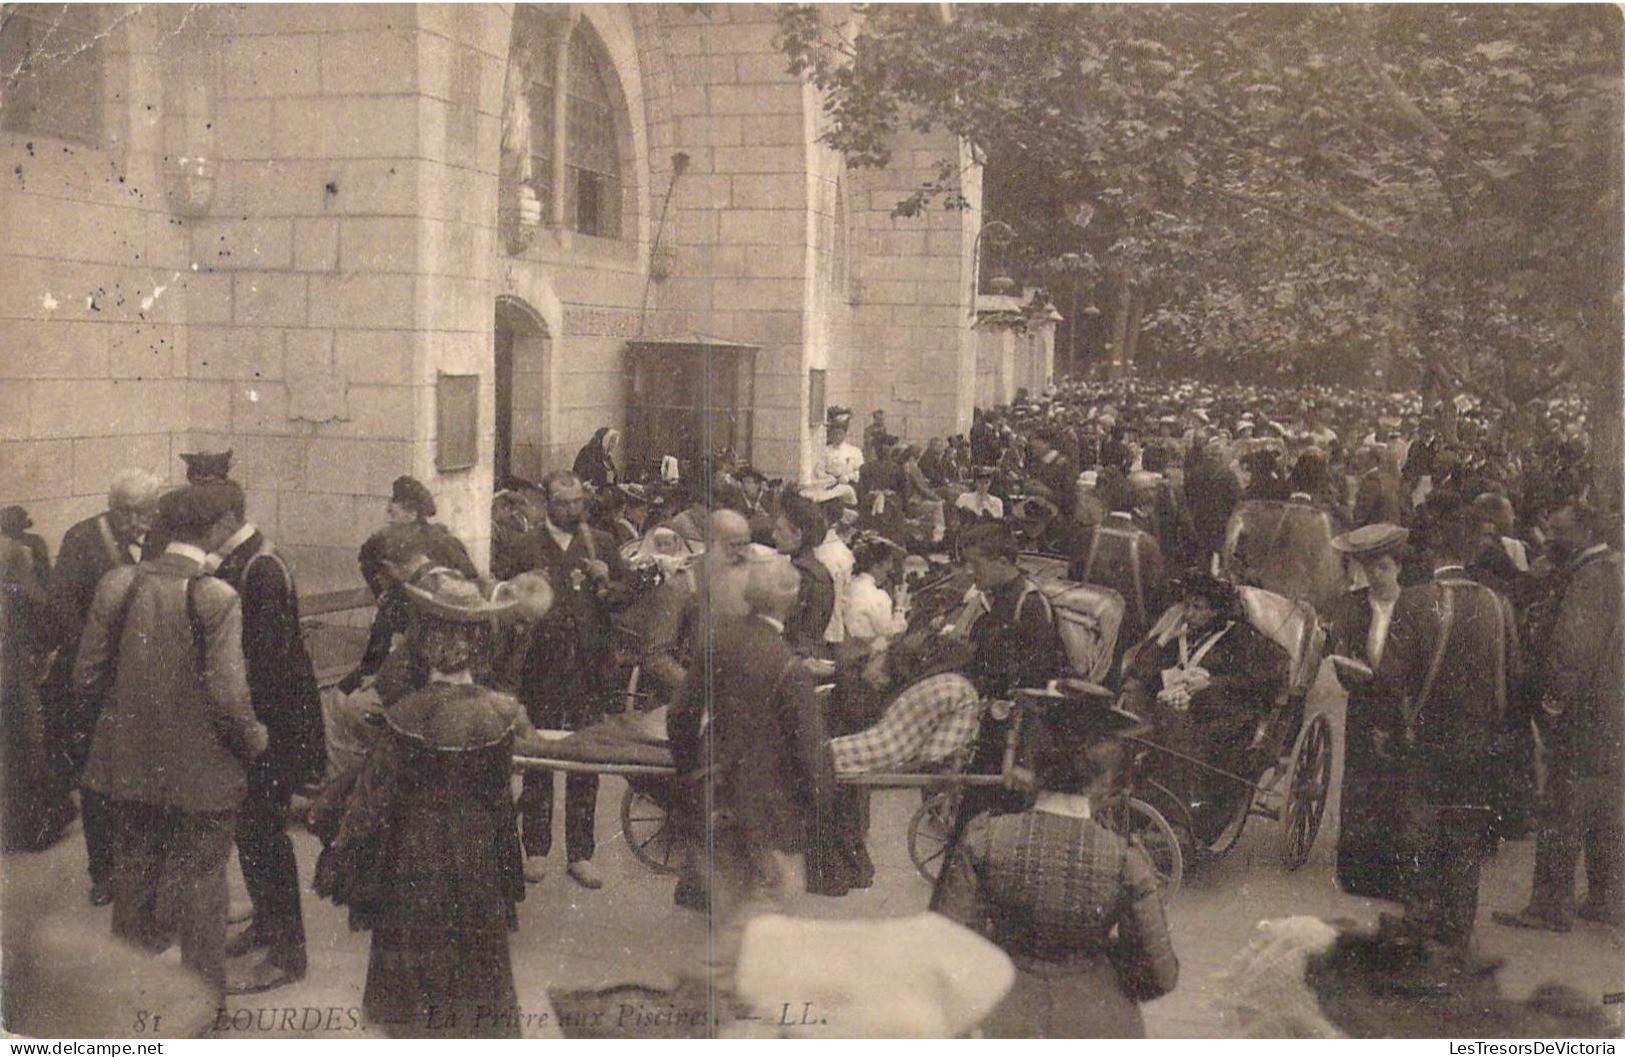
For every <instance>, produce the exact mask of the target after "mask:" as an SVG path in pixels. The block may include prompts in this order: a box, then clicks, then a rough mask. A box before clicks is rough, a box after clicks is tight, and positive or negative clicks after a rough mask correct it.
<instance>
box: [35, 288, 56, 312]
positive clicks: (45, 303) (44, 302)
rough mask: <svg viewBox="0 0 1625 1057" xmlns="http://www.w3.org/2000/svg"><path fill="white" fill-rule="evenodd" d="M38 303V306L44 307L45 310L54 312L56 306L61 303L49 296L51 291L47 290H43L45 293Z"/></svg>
mask: <svg viewBox="0 0 1625 1057" xmlns="http://www.w3.org/2000/svg"><path fill="white" fill-rule="evenodd" d="M39 303H40V307H42V308H44V309H45V311H47V312H55V311H56V306H57V305H59V304H61V302H60V301H58V300H57V299H56V298H54V297H52V296H51V291H49V290H47V291H45V295H44V296H43V297H41V298H40V299H39Z"/></svg>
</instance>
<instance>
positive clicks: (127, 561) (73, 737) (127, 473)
mask: <svg viewBox="0 0 1625 1057" xmlns="http://www.w3.org/2000/svg"><path fill="white" fill-rule="evenodd" d="M161 490H162V486H161V485H160V483H159V481H158V478H157V477H155V476H153V475H152V474H150V473H148V472H147V471H146V470H137V469H129V470H121V471H119V473H118V474H117V475H115V476H114V478H113V483H112V486H111V487H110V488H109V489H108V492H107V509H106V510H105V511H103V512H102V513H100V514H97V515H96V516H95V517H90V518H86V519H85V520H83V521H81V522H79V523H78V524H76V525H74V526H73V527H72V528H70V529H68V531H67V534H66V535H64V536H63V537H62V548H61V550H60V551H59V552H58V553H57V559H56V569H55V570H54V571H53V572H52V574H51V589H50V598H51V617H52V621H51V623H52V626H51V631H52V633H53V637H54V639H55V642H56V647H57V649H56V658H55V660H54V661H52V663H51V669H50V673H49V675H48V676H47V677H46V683H45V696H46V700H47V702H48V703H49V707H48V709H47V712H46V715H47V722H48V724H49V726H48V729H47V731H46V736H47V740H48V741H49V742H50V743H51V745H52V746H53V755H54V756H56V758H57V760H58V765H59V768H60V775H61V777H60V781H61V783H62V786H63V788H64V789H66V788H70V787H71V786H72V785H73V784H74V783H76V782H77V781H78V778H79V772H80V771H82V770H83V769H84V766H85V757H86V756H87V754H88V753H89V752H90V735H91V732H92V731H94V730H95V727H96V715H95V713H93V712H92V713H82V712H81V711H80V710H79V708H78V703H77V701H76V699H75V696H74V693H73V660H74V655H75V654H76V653H77V652H78V649H79V636H80V635H81V634H82V633H83V631H84V629H85V617H86V615H87V614H88V613H89V612H90V603H91V601H92V600H93V599H94V598H95V597H96V585H97V584H98V583H100V582H101V579H102V577H103V576H105V575H106V574H107V573H108V572H109V571H111V570H112V569H115V568H117V567H119V566H127V565H134V564H135V562H136V558H137V551H138V549H139V545H140V543H141V541H142V539H143V538H144V537H146V536H147V534H148V533H149V531H150V530H151V529H152V528H153V521H154V519H155V518H156V516H157V512H158V494H159V492H160V491H161ZM152 553H153V555H154V556H156V555H157V554H158V553H161V552H159V551H153V552H152ZM79 800H80V804H79V806H80V812H81V814H82V815H83V816H84V830H85V851H86V853H87V859H88V860H89V866H90V902H91V905H92V906H106V905H107V904H108V903H111V902H112V901H113V888H112V880H113V828H112V827H113V823H112V818H111V816H110V814H109V807H108V804H107V803H106V801H105V800H104V799H103V798H102V797H101V796H99V795H98V794H97V793H96V792H95V791H94V790H90V789H82V790H81V791H80V798H79Z"/></svg>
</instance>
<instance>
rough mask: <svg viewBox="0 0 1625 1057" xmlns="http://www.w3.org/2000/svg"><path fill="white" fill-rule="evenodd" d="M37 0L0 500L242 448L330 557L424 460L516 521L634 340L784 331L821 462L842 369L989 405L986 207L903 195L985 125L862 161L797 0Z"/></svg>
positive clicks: (20, 115) (762, 440)
mask: <svg viewBox="0 0 1625 1057" xmlns="http://www.w3.org/2000/svg"><path fill="white" fill-rule="evenodd" d="M10 11H11V14H10V15H9V16H8V20H7V22H6V24H5V27H4V29H3V30H0V60H3V62H4V67H3V70H4V73H5V76H6V78H7V80H6V87H5V93H4V96H3V97H0V153H3V155H4V159H5V170H6V175H5V182H4V184H3V185H0V230H3V231H5V233H6V238H5V240H4V242H3V243H0V347H3V348H4V350H5V351H4V353H3V355H0V502H7V503H9V502H20V503H23V504H24V505H26V506H27V507H28V508H29V509H30V511H31V512H32V514H33V516H34V519H35V521H36V522H37V523H38V530H39V531H42V532H43V533H44V534H45V535H46V536H47V538H48V539H51V540H52V542H53V543H54V542H55V541H56V540H57V539H58V538H59V537H60V534H61V532H62V531H63V530H64V529H65V528H66V527H67V526H68V525H69V524H71V523H72V522H73V521H74V520H76V519H78V518H80V517H84V516H87V515H88V514H90V513H93V512H94V511H96V510H98V509H100V506H101V503H102V497H103V494H104V492H105V489H106V485H107V482H108V480H109V479H110V477H111V476H112V474H113V472H114V471H116V470H117V469H119V468H121V467H124V466H127V465H137V466H144V467H148V468H151V469H153V470H154V471H156V472H159V473H160V474H161V475H164V476H166V477H168V478H169V479H171V480H179V479H180V477H181V474H182V468H181V464H180V462H179V459H178V458H177V456H178V454H179V453H180V452H181V451H190V450H195V449H199V448H203V449H218V448H228V447H229V448H231V449H233V450H234V451H235V453H236V471H235V476H236V477H237V478H238V479H239V480H241V481H242V482H243V483H244V485H245V486H246V488H247V489H248V493H249V497H250V516H251V517H253V518H254V519H255V520H256V521H258V522H259V523H261V524H262V525H263V526H265V527H266V529H267V530H268V531H269V532H270V533H271V535H272V536H273V537H274V538H276V539H277V540H278V541H279V543H280V544H282V545H283V547H284V549H285V550H287V551H288V552H289V553H290V554H291V555H292V556H293V558H294V559H295V561H296V563H297V564H298V566H299V569H300V574H301V579H302V581H303V586H304V588H305V590H306V591H307V592H308V591H320V590H327V589H336V588H340V587H345V586H349V585H352V584H354V583H355V582H356V579H357V577H356V573H355V565H354V555H355V550H356V547H357V546H358V545H359V544H360V542H361V541H362V539H363V538H364V537H365V536H366V535H367V534H368V533H369V532H370V531H372V530H373V529H374V528H375V527H376V526H377V525H379V524H380V523H381V521H382V506H383V501H384V499H385V498H386V497H387V495H388V493H389V488H390V483H391V481H392V480H393V479H394V478H395V477H396V476H397V475H399V474H403V473H411V474H413V475H415V476H417V477H419V478H420V479H422V480H424V481H425V482H426V483H427V484H428V485H429V486H430V488H431V490H432V491H433V492H434V493H435V495H436V496H437V498H438V500H439V503H440V506H441V512H442V513H441V519H442V520H443V521H445V522H446V523H447V524H448V525H450V526H451V527H452V528H454V529H455V530H456V531H457V532H458V533H459V535H461V536H462V537H463V538H465V539H466V540H468V541H469V542H470V544H471V546H472V547H473V548H474V549H475V551H476V553H477V554H479V555H482V556H483V555H484V553H485V552H486V548H487V544H488V536H489V500H490V495H491V490H492V483H493V478H494V476H495V475H498V474H500V473H502V472H505V471H506V472H512V473H521V474H523V475H525V476H532V477H533V476H537V475H539V474H541V473H543V472H545V471H546V470H549V469H552V468H557V467H563V466H568V464H569V461H570V459H571V458H572V457H573V455H574V453H575V451H576V449H577V448H578V447H579V446H580V445H581V444H582V443H583V442H584V441H585V440H586V439H587V438H588V437H589V436H590V435H591V433H592V432H593V430H594V429H595V428H597V427H599V426H612V427H620V426H622V425H623V424H624V423H626V421H627V417H628V400H629V391H628V382H627V367H628V359H627V358H628V351H627V350H628V347H629V346H630V345H633V344H638V345H640V346H652V348H653V351H651V352H649V353H648V355H652V356H656V357H658V356H659V355H660V349H661V347H662V344H663V343H669V344H671V345H672V346H673V347H676V346H677V345H678V344H679V343H687V344H690V345H692V344H694V343H699V344H701V345H704V344H706V343H710V342H715V343H717V344H718V345H719V346H722V345H726V346H729V347H736V348H739V347H743V348H748V349H751V350H753V351H752V352H751V359H752V360H753V365H752V368H751V370H752V374H753V383H754V384H753V386H752V387H751V390H750V391H751V396H750V401H751V406H750V407H749V408H748V409H745V410H748V411H749V412H750V415H749V418H750V422H751V428H750V435H749V448H750V451H749V454H750V457H751V458H752V460H753V461H754V462H755V463H757V464H758V465H760V466H762V467H763V468H764V469H766V470H768V471H769V472H771V473H774V474H779V475H783V476H786V477H798V476H801V475H804V474H805V473H806V472H807V469H808V467H809V466H810V462H811V458H812V456H813V453H814V451H815V450H816V445H817V444H818V443H819V439H820V436H821V431H820V430H819V428H818V427H817V425H816V423H817V422H818V421H819V419H820V418H821V415H822V408H821V407H817V406H811V402H812V401H813V400H814V399H815V398H816V396H817V394H818V392H819V391H820V390H822V393H823V396H824V399H825V400H826V401H827V402H828V403H838V404H843V405H846V406H849V407H853V408H855V409H856V410H857V411H858V412H859V414H860V415H863V414H866V412H867V411H868V410H870V409H875V408H883V409H885V410H886V411H887V412H888V418H889V421H891V422H892V423H893V428H894V429H899V430H901V431H903V432H905V433H906V434H907V435H909V436H913V437H920V438H923V437H925V436H928V435H931V434H933V433H949V432H958V431H962V430H964V429H965V428H967V427H968V425H969V420H970V412H971V406H972V403H973V401H974V399H975V392H976V370H977V368H976V336H975V333H974V332H973V324H974V323H975V288H974V277H973V274H972V267H971V259H972V248H973V246H974V242H975V236H976V232H977V230H978V226H979V224H980V215H979V211H978V210H976V209H971V210H967V211H960V212H949V211H934V212H932V213H931V214H930V215H929V216H924V217H919V218H913V219H896V218H893V217H892V216H891V209H892V206H893V204H894V203H895V202H896V201H897V200H898V199H899V198H900V197H902V196H903V195H904V194H906V193H907V192H908V191H909V190H911V189H912V188H914V187H915V186H917V185H918V184H919V183H921V182H923V181H924V180H926V179H928V178H930V177H931V175H932V174H933V170H934V168H935V166H936V163H937V162H938V161H939V160H940V159H942V158H943V157H945V156H947V157H953V156H956V153H957V152H958V150H959V148H958V146H957V145H956V144H954V143H952V142H945V141H942V140H935V139H932V138H930V137H924V136H921V137H918V138H917V140H916V141H913V142H908V143H904V144H899V149H898V150H897V152H896V161H895V162H894V164H893V165H892V167H890V168H888V169H887V170H884V171H862V172H860V171H848V170H847V169H846V167H845V165H844V163H843V162H842V160H841V159H840V157H839V156H838V155H836V154H834V153H833V152H831V151H830V150H829V149H827V148H826V147H824V146H823V145H821V144H820V143H819V139H818V137H819V134H820V132H821V130H822V121H823V115H822V112H821V109H820V107H819V101H818V98H817V96H816V94H815V93H814V92H813V91H812V90H811V89H810V88H809V87H808V86H806V85H804V84H803V83H801V82H800V81H798V80H797V79H796V78H794V77H792V76H791V75H790V74H788V73H787V72H786V69H785V62H784V59H783V57H782V56H781V55H780V54H779V52H778V51H777V50H776V49H775V47H774V40H773V38H774V9H773V8H772V7H770V6H765V5H763V6H731V5H712V6H699V5H668V4H662V5H648V6H643V5H572V6H566V5H541V6H534V7H532V6H528V5H519V6H517V7H515V6H512V5H496V4H491V5H434V4H425V5H372V4H369V5H323V4H300V5H274V4H273V5H204V6H196V5H186V6H181V5H128V6H126V5H71V6H62V5H50V4H42V5H18V6H15V7H13V8H12V9H10ZM963 184H964V186H963V193H964V194H965V196H966V197H967V198H968V199H969V200H970V201H971V202H973V203H974V202H977V201H978V200H979V174H978V172H977V170H976V169H975V168H974V167H973V166H970V165H968V164H966V165H965V166H964V176H963ZM819 372H822V373H819ZM470 377H472V378H473V379H474V381H472V382H470V381H468V379H469V378H470ZM459 379H460V380H459ZM464 385H467V386H471V387H472V388H471V390H467V391H464V393H463V396H462V397H461V398H462V399H467V398H468V394H469V392H471V393H472V403H471V405H470V406H471V407H472V408H473V413H472V414H471V415H464V414H461V412H460V411H459V406H458V403H457V400H458V399H459V397H458V396H456V395H455V391H456V390H458V389H459V387H461V386H464ZM452 441H457V442H458V443H452ZM499 463H501V465H498V464H499Z"/></svg>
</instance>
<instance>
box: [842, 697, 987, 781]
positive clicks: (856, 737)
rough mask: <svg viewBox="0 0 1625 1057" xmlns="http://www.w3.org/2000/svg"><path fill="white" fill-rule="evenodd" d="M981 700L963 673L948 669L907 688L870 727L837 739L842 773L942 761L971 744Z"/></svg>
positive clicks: (897, 769) (898, 767) (978, 717)
mask: <svg viewBox="0 0 1625 1057" xmlns="http://www.w3.org/2000/svg"><path fill="white" fill-rule="evenodd" d="M981 719H982V700H981V698H980V697H979V696H978V695H977V693H976V687H975V686H973V685H971V681H970V680H969V679H966V678H965V677H964V676H962V675H955V674H954V673H952V672H945V673H943V674H941V675H933V676H930V677H928V678H925V679H921V680H920V681H919V682H917V683H913V684H911V685H909V686H907V687H904V688H903V691H902V692H901V693H899V694H898V695H897V697H896V699H895V700H893V701H892V703H891V704H889V705H887V706H886V711H885V713H884V714H882V715H881V717H880V720H879V722H877V723H876V724H875V725H874V726H872V727H870V728H869V729H868V730H863V731H859V732H858V733H856V734H850V735H848V736H846V737H844V738H835V739H834V740H832V741H831V742H830V750H831V751H832V752H833V753H834V755H835V771H836V773H838V774H862V773H869V772H874V771H901V770H907V769H911V768H922V767H929V766H931V765H935V764H940V763H942V762H943V761H945V760H947V759H948V758H949V757H951V756H953V755H954V754H955V753H956V752H959V751H961V750H963V749H965V748H967V747H969V745H970V743H971V741H972V740H973V739H974V738H975V737H976V728H977V725H978V724H979V723H980V722H981Z"/></svg>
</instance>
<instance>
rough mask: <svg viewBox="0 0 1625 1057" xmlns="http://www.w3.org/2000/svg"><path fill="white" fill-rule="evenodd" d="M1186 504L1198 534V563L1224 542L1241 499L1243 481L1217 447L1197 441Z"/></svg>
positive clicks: (1188, 471) (1188, 468) (1187, 471)
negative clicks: (1232, 515) (1227, 529)
mask: <svg viewBox="0 0 1625 1057" xmlns="http://www.w3.org/2000/svg"><path fill="white" fill-rule="evenodd" d="M1186 463H1187V465H1186V469H1185V508H1186V509H1187V510H1189V511H1190V515H1191V524H1192V529H1193V531H1194V532H1195V534H1196V547H1197V551H1198V553H1197V555H1196V557H1197V559H1198V560H1197V564H1201V563H1202V562H1203V561H1205V560H1206V559H1207V557H1208V555H1210V554H1214V553H1216V552H1217V551H1218V550H1219V549H1220V548H1222V547H1223V546H1224V533H1225V529H1226V527H1227V526H1228V525H1229V523H1230V515H1231V513H1232V512H1233V511H1234V510H1235V509H1236V504H1237V503H1239V502H1241V482H1240V481H1238V480H1237V479H1236V475H1235V472H1234V471H1233V470H1231V469H1230V467H1229V466H1228V465H1226V464H1225V461H1224V458H1223V456H1222V455H1221V453H1220V452H1219V450H1218V449H1217V448H1215V447H1212V446H1211V445H1209V444H1206V443H1200V444H1198V443H1194V442H1193V446H1192V451H1191V456H1190V458H1189V459H1187V460H1186Z"/></svg>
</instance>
